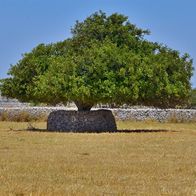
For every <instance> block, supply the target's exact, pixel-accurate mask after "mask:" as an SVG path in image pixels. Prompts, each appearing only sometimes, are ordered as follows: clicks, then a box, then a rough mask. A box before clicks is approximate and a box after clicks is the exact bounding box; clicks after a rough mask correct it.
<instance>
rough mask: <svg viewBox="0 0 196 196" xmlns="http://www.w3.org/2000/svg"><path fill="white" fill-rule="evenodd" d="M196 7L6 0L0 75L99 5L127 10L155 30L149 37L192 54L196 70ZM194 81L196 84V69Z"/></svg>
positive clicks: (161, 1)
mask: <svg viewBox="0 0 196 196" xmlns="http://www.w3.org/2000/svg"><path fill="white" fill-rule="evenodd" d="M195 9H196V0H0V78H4V77H6V73H7V71H8V69H9V67H10V64H15V63H16V62H17V61H18V60H19V59H20V58H21V54H22V53H25V52H28V51H30V50H31V49H32V48H33V47H35V46H36V45H37V44H39V43H50V42H56V41H60V40H64V39H66V38H67V37H69V36H70V28H71V27H72V26H73V25H74V23H75V21H76V20H80V21H81V20H83V19H85V18H86V17H87V16H89V15H90V14H92V13H94V12H95V11H98V10H102V11H104V12H106V13H107V14H108V15H109V14H111V13H113V12H118V13H122V14H124V15H127V16H128V17H129V20H130V22H132V23H134V24H136V25H137V26H138V27H141V28H147V29H150V31H151V35H150V36H149V38H148V39H149V40H152V41H157V42H160V43H164V44H166V45H168V46H169V47H171V48H173V49H177V50H179V51H180V52H181V53H184V52H187V53H189V54H190V55H191V57H192V58H193V59H195V62H194V67H195V69H196V41H195V36H196V11H195ZM192 84H193V87H196V71H195V72H194V76H193V78H192Z"/></svg>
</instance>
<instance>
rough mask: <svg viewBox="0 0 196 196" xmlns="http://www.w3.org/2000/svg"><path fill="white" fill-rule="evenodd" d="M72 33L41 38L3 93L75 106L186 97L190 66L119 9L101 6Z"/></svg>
mask: <svg viewBox="0 0 196 196" xmlns="http://www.w3.org/2000/svg"><path fill="white" fill-rule="evenodd" d="M71 33H72V37H71V38H68V39H66V40H64V41H61V42H57V43H52V44H40V45H38V46H37V47H35V48H34V49H33V50H32V51H31V52H29V53H25V54H24V55H23V56H22V59H21V60H20V61H19V62H18V63H17V64H16V65H12V66H11V68H10V70H9V72H8V74H9V75H10V77H9V78H6V79H3V80H1V86H0V89H1V92H2V95H4V96H7V97H11V98H17V99H19V100H20V101H26V102H37V103H40V102H43V103H48V104H57V103H64V104H66V103H67V102H70V101H73V102H75V104H76V105H77V107H78V109H79V110H90V109H91V107H92V106H93V105H95V104H98V103H109V104H110V103H115V104H117V105H122V104H130V105H133V104H144V105H152V106H157V107H162V108H166V107H175V106H176V105H186V104H187V103H188V100H189V97H190V92H191V85H190V78H191V76H192V72H193V67H192V59H190V57H189V55H188V54H184V55H180V53H179V52H178V51H177V50H173V49H171V48H169V47H167V46H165V45H162V44H159V43H157V42H151V41H148V40H147V39H146V38H145V37H146V36H147V35H148V34H149V33H150V32H149V30H143V29H140V28H138V27H136V25H134V24H132V23H130V22H129V21H128V18H127V17H126V16H124V15H122V14H118V13H114V14H112V15H110V16H107V15H106V14H105V13H103V12H102V11H100V12H96V13H94V14H92V15H91V16H89V17H87V18H86V19H85V20H84V21H82V22H79V21H77V22H76V24H75V26H74V27H73V28H72V29H71Z"/></svg>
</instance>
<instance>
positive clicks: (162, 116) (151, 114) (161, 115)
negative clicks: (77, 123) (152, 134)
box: [0, 107, 196, 122]
mask: <svg viewBox="0 0 196 196" xmlns="http://www.w3.org/2000/svg"><path fill="white" fill-rule="evenodd" d="M57 110H68V111H73V108H66V107H17V108H6V107H0V116H1V115H2V114H3V113H7V114H9V115H11V116H15V115H18V114H20V113H21V112H26V113H28V114H29V115H30V116H32V117H35V116H39V115H46V116H48V115H49V114H50V113H51V112H53V111H57ZM111 111H112V113H113V115H114V117H115V119H116V120H138V121H143V120H156V121H160V122H164V121H171V120H173V121H195V122H196V109H148V108H145V109H111Z"/></svg>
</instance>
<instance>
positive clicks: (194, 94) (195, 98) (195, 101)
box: [191, 89, 196, 107]
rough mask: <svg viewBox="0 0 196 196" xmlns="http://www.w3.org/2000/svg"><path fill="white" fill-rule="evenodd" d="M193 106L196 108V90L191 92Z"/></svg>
mask: <svg viewBox="0 0 196 196" xmlns="http://www.w3.org/2000/svg"><path fill="white" fill-rule="evenodd" d="M191 106H194V107H196V89H193V90H192V92H191Z"/></svg>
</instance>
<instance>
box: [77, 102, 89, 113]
mask: <svg viewBox="0 0 196 196" xmlns="http://www.w3.org/2000/svg"><path fill="white" fill-rule="evenodd" d="M75 104H76V106H77V108H78V111H90V110H91V108H92V107H93V104H92V103H83V102H79V101H75Z"/></svg>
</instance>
